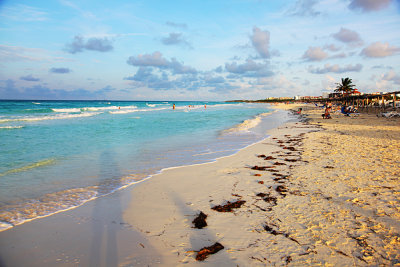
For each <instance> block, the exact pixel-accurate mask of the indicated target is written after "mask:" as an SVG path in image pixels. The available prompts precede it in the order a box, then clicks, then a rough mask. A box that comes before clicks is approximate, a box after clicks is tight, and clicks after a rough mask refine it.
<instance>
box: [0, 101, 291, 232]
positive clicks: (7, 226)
mask: <svg viewBox="0 0 400 267" xmlns="http://www.w3.org/2000/svg"><path fill="white" fill-rule="evenodd" d="M269 108H270V107H269ZM270 109H271V110H270V111H268V112H266V113H260V114H258V115H256V116H254V117H251V118H249V119H247V120H245V121H243V122H241V123H239V124H236V125H233V126H232V127H230V128H228V129H226V130H223V131H222V132H224V131H226V132H235V131H236V130H237V129H238V128H240V127H242V126H243V125H245V124H246V123H248V122H249V121H250V122H252V121H256V120H258V119H260V118H263V117H267V116H271V115H274V114H276V112H278V111H279V110H277V109H273V108H270ZM282 116H283V115H282ZM279 120H281V121H280V122H278V121H279ZM288 120H290V119H289V118H285V119H275V120H273V121H271V123H274V124H276V123H277V122H278V123H279V124H282V123H284V122H285V121H288ZM257 124H258V123H257ZM245 126H247V125H245ZM255 127H257V125H256V126H255ZM250 128H252V127H250ZM219 134H221V133H219ZM257 142H259V141H255V143H257ZM255 143H252V144H249V145H246V146H244V147H240V148H235V149H228V150H224V151H213V152H212V153H216V154H218V153H221V152H222V153H227V155H225V156H217V157H216V158H210V159H202V160H197V161H200V162H199V163H188V164H185V163H182V165H176V166H169V167H163V168H161V169H159V170H157V171H155V172H154V173H151V174H147V176H143V178H140V180H139V179H135V180H134V181H131V182H129V183H127V184H123V185H122V186H120V187H117V188H114V189H113V190H112V191H110V192H108V193H105V194H96V195H95V196H92V197H90V198H88V199H85V200H82V201H81V203H79V204H77V205H74V206H71V207H67V208H64V209H60V210H56V211H52V212H50V213H48V214H44V215H39V216H37V217H34V218H27V219H24V220H23V221H19V222H17V223H14V224H12V223H3V224H2V225H1V226H2V227H1V228H0V232H3V231H7V230H9V229H12V228H13V227H15V226H18V225H23V224H25V223H28V222H31V221H34V220H37V219H42V218H46V217H49V216H52V215H54V214H58V213H61V212H66V211H69V210H73V209H75V208H79V207H81V206H82V205H85V204H86V203H88V202H90V201H93V200H96V199H98V198H100V197H104V196H108V195H109V194H113V193H115V192H117V191H119V190H123V189H125V188H127V187H130V186H135V185H136V184H138V183H141V182H143V181H146V180H147V179H150V178H152V177H153V176H155V175H159V174H161V173H162V172H163V171H165V170H169V169H174V168H181V167H185V166H197V165H202V164H208V163H213V162H215V161H217V160H218V159H220V158H224V157H229V156H232V155H235V154H236V153H238V152H239V151H240V150H242V149H245V148H246V147H248V146H251V145H253V144H255ZM196 155H199V154H196ZM194 156H195V155H194ZM129 176H130V175H128V176H127V177H129ZM121 178H122V179H123V178H124V177H121ZM90 187H92V186H88V188H90ZM79 189H85V188H72V189H70V190H71V191H73V190H79ZM58 193H59V192H54V193H50V194H49V195H55V194H58ZM43 197H47V198H50V197H51V196H47V195H46V196H43ZM32 201H35V200H34V199H32ZM39 201H40V200H39Z"/></svg>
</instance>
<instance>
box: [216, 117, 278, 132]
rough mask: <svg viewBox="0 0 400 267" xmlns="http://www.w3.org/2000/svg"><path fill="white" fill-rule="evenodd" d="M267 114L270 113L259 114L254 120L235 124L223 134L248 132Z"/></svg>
mask: <svg viewBox="0 0 400 267" xmlns="http://www.w3.org/2000/svg"><path fill="white" fill-rule="evenodd" d="M269 114H271V113H261V114H259V115H257V116H256V117H254V118H251V119H248V120H245V121H243V122H242V123H240V124H237V125H236V126H234V127H232V128H230V129H227V130H225V131H223V133H235V132H236V133H237V132H248V131H249V130H250V129H251V128H254V127H256V126H257V125H258V124H260V123H261V118H262V117H265V116H267V115H269Z"/></svg>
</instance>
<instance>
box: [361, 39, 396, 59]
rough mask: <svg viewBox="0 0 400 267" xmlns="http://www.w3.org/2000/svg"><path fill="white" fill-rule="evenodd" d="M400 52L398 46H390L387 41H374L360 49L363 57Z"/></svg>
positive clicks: (391, 54)
mask: <svg viewBox="0 0 400 267" xmlns="http://www.w3.org/2000/svg"><path fill="white" fill-rule="evenodd" d="M399 52H400V47H397V46H390V45H389V43H387V42H386V43H381V42H375V43H373V44H370V45H369V46H367V47H366V48H364V49H363V50H362V51H361V55H363V56H365V57H388V56H393V55H395V54H397V53H399Z"/></svg>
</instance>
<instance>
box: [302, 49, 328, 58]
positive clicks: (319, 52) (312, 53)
mask: <svg viewBox="0 0 400 267" xmlns="http://www.w3.org/2000/svg"><path fill="white" fill-rule="evenodd" d="M327 57H328V54H327V53H326V52H325V51H324V50H323V49H322V48H321V47H312V46H310V47H309V48H308V49H307V51H306V52H304V54H303V56H302V59H305V60H307V61H321V60H323V59H325V58H327Z"/></svg>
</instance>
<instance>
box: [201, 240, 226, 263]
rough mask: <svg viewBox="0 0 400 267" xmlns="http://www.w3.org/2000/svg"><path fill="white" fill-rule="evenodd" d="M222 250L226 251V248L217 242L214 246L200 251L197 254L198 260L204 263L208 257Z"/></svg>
mask: <svg viewBox="0 0 400 267" xmlns="http://www.w3.org/2000/svg"><path fill="white" fill-rule="evenodd" d="M222 249H224V246H223V245H221V244H220V243H218V242H216V243H215V244H214V245H212V246H209V247H204V248H202V249H200V251H199V252H198V253H197V255H196V260H197V261H204V260H205V259H206V258H207V257H208V255H210V254H215V253H217V252H218V251H220V250H222Z"/></svg>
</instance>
